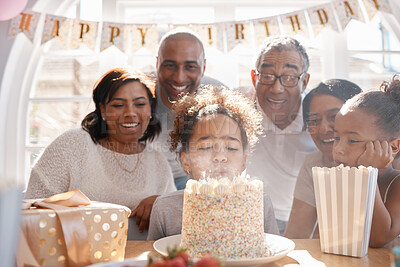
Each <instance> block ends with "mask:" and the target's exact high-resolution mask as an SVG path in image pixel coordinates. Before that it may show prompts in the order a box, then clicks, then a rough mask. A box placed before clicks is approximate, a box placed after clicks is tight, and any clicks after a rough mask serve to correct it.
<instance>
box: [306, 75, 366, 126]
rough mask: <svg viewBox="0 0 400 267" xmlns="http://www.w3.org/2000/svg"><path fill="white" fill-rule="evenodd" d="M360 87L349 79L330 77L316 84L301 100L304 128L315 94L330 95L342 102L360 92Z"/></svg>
mask: <svg viewBox="0 0 400 267" xmlns="http://www.w3.org/2000/svg"><path fill="white" fill-rule="evenodd" d="M361 92H362V90H361V88H360V87H359V86H358V85H357V84H355V83H352V82H350V81H347V80H341V79H330V80H326V81H324V82H321V83H320V84H318V86H317V87H315V88H314V89H312V90H311V91H310V92H309V93H308V94H307V95H306V97H304V100H303V121H304V129H306V128H307V126H308V125H307V121H308V116H309V113H310V105H311V101H312V100H313V98H314V97H315V96H317V95H331V96H334V97H336V98H339V99H340V100H343V103H344V102H346V101H347V100H349V99H350V98H352V97H353V96H355V95H356V94H359V93H361Z"/></svg>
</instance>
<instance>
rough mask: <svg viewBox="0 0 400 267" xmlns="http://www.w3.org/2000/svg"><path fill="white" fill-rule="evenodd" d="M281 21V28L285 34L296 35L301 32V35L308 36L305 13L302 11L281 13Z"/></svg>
mask: <svg viewBox="0 0 400 267" xmlns="http://www.w3.org/2000/svg"><path fill="white" fill-rule="evenodd" d="M279 17H280V19H281V22H282V26H283V30H284V31H285V34H288V35H296V34H301V35H303V36H306V37H307V38H308V37H309V35H310V33H309V32H308V28H307V22H306V15H305V14H304V11H297V12H292V13H288V14H283V15H280V16H279Z"/></svg>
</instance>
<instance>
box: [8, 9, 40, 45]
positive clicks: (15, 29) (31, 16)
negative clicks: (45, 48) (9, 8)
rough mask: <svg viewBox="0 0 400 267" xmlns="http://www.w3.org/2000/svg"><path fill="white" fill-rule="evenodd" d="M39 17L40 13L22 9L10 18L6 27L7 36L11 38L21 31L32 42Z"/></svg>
mask: <svg viewBox="0 0 400 267" xmlns="http://www.w3.org/2000/svg"><path fill="white" fill-rule="evenodd" d="M39 19H40V13H37V12H33V11H29V10H24V11H23V12H21V13H20V14H19V15H18V16H16V17H14V18H13V19H12V20H11V22H10V28H9V29H8V38H13V37H15V36H17V34H19V33H21V32H23V33H24V34H25V35H26V37H28V39H29V40H30V41H31V42H33V38H34V37H35V32H36V28H37V25H38V22H39Z"/></svg>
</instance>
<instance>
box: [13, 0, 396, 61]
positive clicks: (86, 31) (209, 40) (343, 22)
mask: <svg viewBox="0 0 400 267" xmlns="http://www.w3.org/2000/svg"><path fill="white" fill-rule="evenodd" d="M388 1H389V0H338V1H333V2H330V3H326V4H323V5H318V6H313V7H310V8H307V9H303V10H299V11H295V12H291V13H287V14H281V15H277V16H272V17H266V18H260V19H253V20H246V21H229V22H220V23H212V24H190V25H185V26H186V27H188V28H190V29H191V30H193V31H194V32H196V33H197V34H198V35H199V36H200V39H201V40H202V42H203V44H204V46H205V47H215V48H216V49H218V50H220V51H222V52H229V51H231V50H232V49H233V48H235V47H236V46H237V45H239V44H243V45H245V46H249V47H251V45H252V44H253V43H255V44H256V45H257V46H260V45H261V44H262V43H263V41H264V39H265V38H266V37H269V36H272V35H278V34H286V35H297V34H298V35H302V36H305V37H307V38H309V37H311V36H312V35H311V31H312V32H313V34H314V36H317V35H318V34H319V33H320V32H321V31H322V30H323V29H325V28H330V29H332V30H335V31H343V30H344V29H345V28H346V26H347V25H348V23H349V22H350V20H352V19H355V20H358V21H362V22H366V21H368V20H370V19H372V18H373V17H374V16H375V14H376V13H377V11H383V12H388V13H392V11H391V8H390V4H389V2H388ZM362 10H364V11H365V13H366V14H367V16H368V18H364V15H363V11H362ZM41 16H42V14H41V13H37V12H33V11H29V10H24V11H23V12H21V13H20V14H19V15H18V16H16V17H14V18H13V19H12V20H11V22H10V27H9V31H8V37H9V38H13V37H15V36H16V35H17V34H19V33H24V34H25V35H26V37H28V39H29V40H31V41H32V42H33V40H34V38H35V33H36V30H37V28H38V23H39V20H40V18H41ZM307 17H308V21H309V22H307ZM309 23H310V24H309ZM43 25H44V26H43V31H42V34H41V44H44V43H47V42H49V41H51V40H53V39H55V40H57V41H58V42H59V43H60V44H61V45H62V47H63V48H65V49H77V48H79V47H80V46H81V45H85V46H86V47H88V48H89V49H91V50H93V51H96V48H97V47H99V49H100V52H101V51H104V50H105V49H107V48H109V47H111V46H115V47H117V48H118V49H120V50H121V51H122V52H124V53H127V54H133V53H135V52H136V51H137V50H139V49H140V48H147V49H149V50H150V51H156V48H157V46H158V41H159V38H160V29H159V27H158V25H157V24H124V23H114V22H106V21H104V22H95V21H85V20H79V19H70V18H66V17H60V16H54V15H49V14H44V24H43ZM179 26H183V25H178V24H176V25H172V24H170V25H168V29H167V30H168V31H169V30H172V29H174V28H176V27H179ZM99 27H101V33H100V36H98V35H99V34H98V32H100V31H99V30H98V29H99Z"/></svg>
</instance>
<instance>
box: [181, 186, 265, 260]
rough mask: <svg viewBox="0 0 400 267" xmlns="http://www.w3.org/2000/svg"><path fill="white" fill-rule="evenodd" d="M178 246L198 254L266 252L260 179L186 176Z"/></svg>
mask: <svg viewBox="0 0 400 267" xmlns="http://www.w3.org/2000/svg"><path fill="white" fill-rule="evenodd" d="M181 247H183V248H186V249H187V251H188V254H189V255H190V256H192V257H195V258H200V257H202V256H204V255H206V254H211V255H213V256H216V257H219V258H223V259H241V258H258V257H265V256H268V249H267V248H266V246H265V241H264V209H263V183H262V182H261V181H259V180H253V181H248V179H242V180H239V181H231V180H229V179H227V178H222V179H220V180H215V179H208V180H207V181H204V182H198V181H195V180H189V181H188V183H187V185H186V189H185V191H184V204H183V215H182V236H181Z"/></svg>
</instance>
